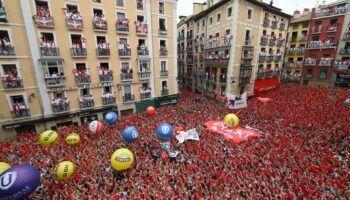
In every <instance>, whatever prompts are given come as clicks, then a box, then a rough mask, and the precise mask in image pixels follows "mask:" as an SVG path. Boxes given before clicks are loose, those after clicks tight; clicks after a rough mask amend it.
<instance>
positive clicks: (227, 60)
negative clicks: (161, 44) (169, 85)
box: [184, 0, 291, 99]
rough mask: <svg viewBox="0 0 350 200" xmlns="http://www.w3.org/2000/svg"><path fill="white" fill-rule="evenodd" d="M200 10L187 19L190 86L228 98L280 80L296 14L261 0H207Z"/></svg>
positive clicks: (188, 84) (251, 91)
mask: <svg viewBox="0 0 350 200" xmlns="http://www.w3.org/2000/svg"><path fill="white" fill-rule="evenodd" d="M194 10H195V11H197V12H198V10H200V12H198V13H194V14H193V16H192V17H189V18H188V19H187V20H186V24H187V36H188V37H187V45H188V46H187V48H186V55H187V60H186V61H187V62H186V67H185V68H184V70H186V71H185V72H184V74H185V76H186V77H185V79H184V80H185V81H186V87H187V88H188V89H192V90H193V91H197V92H202V93H203V94H206V95H209V96H212V97H217V98H218V99H222V98H223V97H224V96H226V94H228V93H231V94H242V93H243V92H248V93H251V94H253V93H254V89H256V88H257V89H258V90H263V89H264V87H265V86H266V84H265V83H266V82H267V84H269V83H270V82H271V80H270V79H274V78H277V79H278V80H279V75H280V70H281V69H282V63H283V59H282V58H283V56H284V46H285V42H286V34H287V27H288V23H289V19H290V18H291V16H290V15H287V14H285V13H283V12H282V11H281V9H278V8H276V7H274V6H273V2H272V1H271V3H270V4H267V3H264V2H262V1H256V0H244V1H243V0H220V1H207V2H206V3H205V4H202V5H194ZM189 41H190V42H189ZM192 52H193V54H192ZM192 55H193V56H192ZM192 60H193V61H192Z"/></svg>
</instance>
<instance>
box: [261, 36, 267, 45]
mask: <svg viewBox="0 0 350 200" xmlns="http://www.w3.org/2000/svg"><path fill="white" fill-rule="evenodd" d="M268 43H269V38H267V37H262V38H261V42H260V44H261V45H267V44H268Z"/></svg>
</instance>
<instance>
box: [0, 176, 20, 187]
mask: <svg viewBox="0 0 350 200" xmlns="http://www.w3.org/2000/svg"><path fill="white" fill-rule="evenodd" d="M16 179H17V173H16V172H5V173H4V174H3V175H1V177H0V189H2V190H7V189H8V188H10V187H11V186H12V185H13V184H14V183H15V181H16Z"/></svg>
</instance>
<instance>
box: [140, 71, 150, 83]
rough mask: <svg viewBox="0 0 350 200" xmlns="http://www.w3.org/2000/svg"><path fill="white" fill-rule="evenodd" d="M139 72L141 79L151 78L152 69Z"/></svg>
mask: <svg viewBox="0 0 350 200" xmlns="http://www.w3.org/2000/svg"><path fill="white" fill-rule="evenodd" d="M138 73H139V78H140V80H141V81H145V80H147V81H148V80H149V79H150V78H151V72H150V71H141V72H138Z"/></svg>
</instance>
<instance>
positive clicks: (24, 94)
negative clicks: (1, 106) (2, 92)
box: [6, 93, 29, 111]
mask: <svg viewBox="0 0 350 200" xmlns="http://www.w3.org/2000/svg"><path fill="white" fill-rule="evenodd" d="M21 95H22V97H23V100H24V103H25V105H26V107H27V109H29V103H28V96H27V94H26V93H18V94H6V100H7V104H8V105H9V107H10V111H13V107H12V104H11V97H13V96H21Z"/></svg>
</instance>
